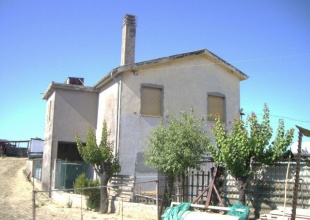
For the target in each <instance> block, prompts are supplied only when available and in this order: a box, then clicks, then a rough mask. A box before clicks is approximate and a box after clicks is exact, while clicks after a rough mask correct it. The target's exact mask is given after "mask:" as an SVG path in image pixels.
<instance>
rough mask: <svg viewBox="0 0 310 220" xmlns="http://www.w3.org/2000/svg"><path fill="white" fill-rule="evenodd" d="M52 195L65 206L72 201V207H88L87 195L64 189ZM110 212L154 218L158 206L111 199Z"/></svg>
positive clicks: (134, 216)
mask: <svg viewBox="0 0 310 220" xmlns="http://www.w3.org/2000/svg"><path fill="white" fill-rule="evenodd" d="M51 197H52V199H53V200H54V201H56V202H57V203H59V204H62V205H64V206H66V205H67V203H68V202H69V201H70V202H71V203H72V207H74V208H81V207H82V208H83V209H86V198H85V196H83V195H82V199H81V195H79V194H74V193H67V192H63V191H54V192H52V193H51ZM109 212H111V213H115V214H117V215H126V216H128V215H130V216H131V217H132V218H133V219H135V218H139V217H140V218H141V213H143V215H144V216H148V217H149V218H152V219H157V206H156V205H145V204H142V203H133V202H124V201H122V200H110V203H109Z"/></svg>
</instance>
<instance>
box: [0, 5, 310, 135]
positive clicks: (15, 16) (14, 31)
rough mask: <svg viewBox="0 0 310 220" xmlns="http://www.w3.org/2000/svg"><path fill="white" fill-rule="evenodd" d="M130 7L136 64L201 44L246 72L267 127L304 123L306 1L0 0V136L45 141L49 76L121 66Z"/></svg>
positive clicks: (309, 70)
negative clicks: (267, 120)
mask: <svg viewBox="0 0 310 220" xmlns="http://www.w3.org/2000/svg"><path fill="white" fill-rule="evenodd" d="M127 13H128V14H133V15H136V16H137V38H136V61H137V62H139V61H144V60H149V59H155V58H159V57H163V56H169V55H174V54H178V53H184V52H189V51H194V50H199V49H203V48H206V49H208V50H210V51H211V52H213V53H215V54H217V55H218V56H220V57H221V58H223V59H224V60H226V61H227V62H229V63H231V64H232V65H234V66H235V67H237V68H238V69H240V70H241V71H243V72H244V73H246V74H247V75H249V77H250V78H249V79H248V80H246V81H243V82H242V83H241V107H242V108H243V109H244V112H245V113H246V114H251V112H255V113H256V114H257V115H259V116H261V114H262V110H263V106H264V103H267V105H268V106H269V108H270V111H271V119H272V120H271V123H272V126H273V128H274V130H276V128H277V122H278V120H279V118H284V120H285V126H286V128H287V129H288V128H295V125H299V126H302V127H304V128H307V129H310V98H309V97H310V90H309V84H310V83H309V82H310V1H308V0H259V1H254V0H253V1H249V0H234V1H229V0H226V1H224V0H219V1H211V0H196V1H188V0H187V1H184V0H178V1H176V0H171V1H164V0H156V1H153V0H148V1H141V0H131V1H128V0H127V1H125V0H119V1H105V0H87V1H86V0H85V1H84V0H66V1H60V0H53V1H45V0H31V1H26V0H10V1H9V0H0V81H1V86H0V100H1V102H0V139H9V140H28V139H30V138H34V137H40V138H44V126H45V124H44V123H45V105H46V102H45V100H43V99H42V93H44V92H45V91H46V89H47V87H48V85H49V84H50V83H51V82H52V81H55V82H64V81H65V80H66V79H67V77H69V76H73V77H84V78H85V84H86V85H89V86H92V85H94V84H95V83H96V82H97V81H98V80H99V79H100V78H102V77H103V76H104V75H105V74H106V73H108V72H109V71H110V70H111V69H113V68H115V67H117V66H119V65H120V51H121V28H122V20H123V17H124V15H125V14H127ZM296 140H297V132H296V131H295V138H294V141H296ZM304 140H305V141H309V138H304Z"/></svg>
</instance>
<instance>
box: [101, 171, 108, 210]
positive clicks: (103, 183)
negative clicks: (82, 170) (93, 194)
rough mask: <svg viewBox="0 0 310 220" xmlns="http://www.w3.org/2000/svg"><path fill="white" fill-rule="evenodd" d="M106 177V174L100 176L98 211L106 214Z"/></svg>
mask: <svg viewBox="0 0 310 220" xmlns="http://www.w3.org/2000/svg"><path fill="white" fill-rule="evenodd" d="M108 180H109V179H108V175H107V173H106V172H104V173H102V174H101V175H100V186H101V187H100V209H99V213H108V208H109V194H108V188H107V185H108Z"/></svg>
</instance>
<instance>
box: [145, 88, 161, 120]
mask: <svg viewBox="0 0 310 220" xmlns="http://www.w3.org/2000/svg"><path fill="white" fill-rule="evenodd" d="M162 90H163V89H162V88H158V87H150V86H142V87H141V110H140V113H141V115H147V116H162V109H163V107H162V106H163V98H162V97H163V96H162Z"/></svg>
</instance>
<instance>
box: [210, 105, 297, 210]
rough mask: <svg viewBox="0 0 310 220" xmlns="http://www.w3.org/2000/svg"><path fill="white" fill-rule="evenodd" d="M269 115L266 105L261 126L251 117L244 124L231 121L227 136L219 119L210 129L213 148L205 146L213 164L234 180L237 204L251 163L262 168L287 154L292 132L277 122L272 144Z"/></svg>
mask: <svg viewBox="0 0 310 220" xmlns="http://www.w3.org/2000/svg"><path fill="white" fill-rule="evenodd" d="M269 117H270V113H269V108H268V107H267V105H265V107H264V114H263V119H262V122H261V123H259V122H258V118H257V116H256V115H255V114H254V113H252V115H250V116H249V117H248V119H247V120H246V122H244V121H242V120H241V119H236V120H234V123H233V126H232V129H231V130H230V132H229V133H228V132H227V131H226V129H225V127H224V124H223V123H222V122H221V119H220V118H219V117H216V122H215V126H214V128H213V129H212V133H213V134H214V144H212V145H209V151H210V152H211V154H212V156H213V158H214V160H215V161H216V162H217V163H218V164H219V165H221V166H223V167H225V168H226V169H227V170H228V171H230V172H231V174H232V176H234V177H235V178H236V180H237V187H238V190H239V201H240V202H241V203H243V204H245V192H246V185H247V184H246V182H247V179H248V176H249V174H251V173H252V172H254V171H253V170H252V169H251V163H252V162H253V161H257V162H260V163H262V164H267V165H268V164H271V163H273V162H276V161H277V160H279V159H280V158H281V156H283V154H284V153H285V152H286V151H287V148H288V146H289V145H290V144H291V143H292V140H293V136H294V130H293V129H290V130H288V131H285V129H284V121H283V120H282V119H280V120H279V124H278V129H277V132H276V136H275V140H274V141H272V142H271V141H270V139H271V138H272V134H273V130H272V128H271V126H270V119H269Z"/></svg>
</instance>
